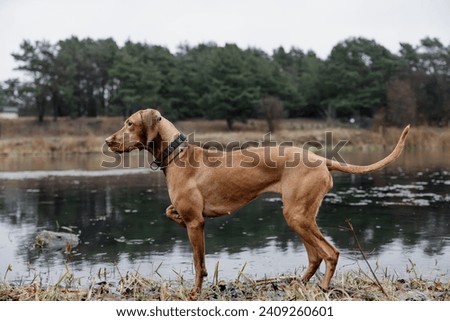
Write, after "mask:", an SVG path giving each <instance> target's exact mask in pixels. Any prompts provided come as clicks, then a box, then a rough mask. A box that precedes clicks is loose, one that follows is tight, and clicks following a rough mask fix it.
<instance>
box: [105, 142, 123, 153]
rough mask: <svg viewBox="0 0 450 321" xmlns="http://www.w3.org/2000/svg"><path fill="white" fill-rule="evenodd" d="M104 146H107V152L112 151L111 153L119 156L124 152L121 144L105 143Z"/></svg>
mask: <svg viewBox="0 0 450 321" xmlns="http://www.w3.org/2000/svg"><path fill="white" fill-rule="evenodd" d="M106 144H107V145H108V148H109V150H110V151H112V152H114V153H118V154H121V153H123V152H125V151H124V149H123V147H122V144H121V143H118V142H108V143H106Z"/></svg>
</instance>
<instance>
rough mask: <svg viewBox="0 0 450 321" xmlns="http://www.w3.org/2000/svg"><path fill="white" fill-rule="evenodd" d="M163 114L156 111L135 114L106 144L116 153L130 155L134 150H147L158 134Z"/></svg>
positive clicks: (146, 110)
mask: <svg viewBox="0 0 450 321" xmlns="http://www.w3.org/2000/svg"><path fill="white" fill-rule="evenodd" d="M160 121H161V114H160V112H159V111H157V110H155V109H144V110H140V111H138V112H135V113H134V114H133V115H131V116H130V117H129V118H128V119H127V120H125V123H124V126H123V127H122V128H121V129H120V130H119V131H117V132H116V133H114V134H112V135H111V136H109V137H108V138H106V140H105V142H106V144H107V145H108V147H109V149H111V150H112V151H113V152H115V153H128V152H130V151H132V150H134V149H139V150H142V149H145V148H147V146H148V144H149V143H150V142H152V141H153V140H154V139H155V137H156V136H157V134H158V126H159V123H160Z"/></svg>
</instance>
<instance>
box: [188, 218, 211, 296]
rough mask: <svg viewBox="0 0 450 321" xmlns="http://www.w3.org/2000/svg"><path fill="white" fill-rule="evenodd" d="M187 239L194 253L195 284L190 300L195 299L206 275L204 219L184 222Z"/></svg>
mask: <svg viewBox="0 0 450 321" xmlns="http://www.w3.org/2000/svg"><path fill="white" fill-rule="evenodd" d="M186 227H187V231H188V236H189V241H190V242H191V246H192V252H193V254H194V268H195V286H194V288H193V289H192V292H191V297H190V299H191V300H196V299H197V298H198V295H199V294H200V292H201V290H202V284H203V278H204V277H205V276H207V275H208V273H207V271H206V264H205V221H204V219H203V217H201V219H200V218H198V219H194V220H192V221H189V222H188V223H186Z"/></svg>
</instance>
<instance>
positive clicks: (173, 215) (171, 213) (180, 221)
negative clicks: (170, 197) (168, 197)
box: [166, 204, 186, 227]
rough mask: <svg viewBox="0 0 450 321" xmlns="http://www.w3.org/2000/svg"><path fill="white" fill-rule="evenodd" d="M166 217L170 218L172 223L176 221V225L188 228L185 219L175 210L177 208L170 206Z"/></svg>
mask: <svg viewBox="0 0 450 321" xmlns="http://www.w3.org/2000/svg"><path fill="white" fill-rule="evenodd" d="M166 216H167V217H168V218H170V219H171V220H172V221H174V222H175V223H177V224H178V225H180V226H182V227H186V223H184V221H183V218H182V217H181V215H180V214H179V213H178V212H177V210H176V209H175V206H173V205H172V204H170V205H169V207H167V209H166Z"/></svg>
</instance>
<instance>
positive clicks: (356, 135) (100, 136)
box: [0, 117, 450, 156]
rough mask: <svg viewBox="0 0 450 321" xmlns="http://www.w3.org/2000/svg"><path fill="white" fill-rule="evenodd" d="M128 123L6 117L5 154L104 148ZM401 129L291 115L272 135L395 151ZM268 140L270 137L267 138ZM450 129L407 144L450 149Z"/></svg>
mask: <svg viewBox="0 0 450 321" xmlns="http://www.w3.org/2000/svg"><path fill="white" fill-rule="evenodd" d="M122 123H123V119H122V118H121V117H110V118H107V117H99V118H78V119H70V118H60V119H58V120H57V121H51V120H47V121H46V122H45V123H44V124H38V123H37V122H36V120H35V119H34V118H28V117H24V118H19V119H16V120H5V119H0V156H8V155H12V156H13V155H29V154H89V153H99V152H101V151H102V147H103V142H104V139H105V138H106V137H107V136H109V135H110V134H111V133H113V132H115V131H116V130H118V129H119V128H120V127H121V126H122ZM176 126H177V127H178V128H179V129H180V130H181V131H183V132H185V133H194V136H193V137H191V138H192V139H195V141H197V142H199V143H202V144H203V143H207V142H218V143H220V144H224V145H226V144H229V143H230V142H235V143H240V144H242V143H245V142H248V141H257V142H260V141H262V140H264V138H265V135H266V133H267V124H266V122H265V121H263V120H250V121H248V122H247V123H246V124H242V123H236V125H235V129H234V130H233V131H229V130H228V129H227V127H226V122H225V121H224V120H213V121H205V120H188V121H179V122H177V123H176ZM401 130H402V129H400V128H383V129H382V130H379V131H377V132H375V131H371V130H367V129H359V128H354V127H349V126H347V125H345V126H344V125H342V124H339V123H327V122H324V121H319V120H310V119H285V120H281V121H280V122H279V124H278V130H277V131H276V132H275V133H274V134H272V135H271V139H272V141H276V142H278V143H281V142H292V143H294V144H295V145H297V146H301V145H303V144H304V143H306V142H310V141H315V142H319V143H321V144H324V143H325V142H326V141H325V136H326V134H325V133H326V132H332V134H333V143H334V144H336V143H337V142H338V141H340V140H348V141H349V143H348V144H347V145H346V149H364V150H371V149H372V150H381V149H386V148H387V149H390V148H391V147H392V145H394V144H395V143H396V142H397V139H398V137H399V135H400V133H401ZM266 138H267V137H266ZM449 147H450V128H432V127H424V126H421V127H417V128H415V127H413V128H412V129H411V131H410V135H409V137H408V139H407V142H406V148H409V149H420V150H448V149H449Z"/></svg>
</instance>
